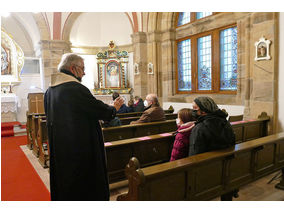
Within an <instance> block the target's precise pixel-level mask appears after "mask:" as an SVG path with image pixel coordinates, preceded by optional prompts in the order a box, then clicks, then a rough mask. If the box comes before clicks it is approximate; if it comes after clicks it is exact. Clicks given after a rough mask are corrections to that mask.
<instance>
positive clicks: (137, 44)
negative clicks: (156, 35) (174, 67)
mask: <svg viewBox="0 0 284 213" xmlns="http://www.w3.org/2000/svg"><path fill="white" fill-rule="evenodd" d="M131 37H132V43H133V53H134V54H133V63H137V64H138V65H139V74H138V75H135V73H134V86H133V87H134V95H138V96H141V97H142V98H143V99H145V97H146V95H147V93H148V86H149V84H148V82H147V37H146V34H145V33H144V32H137V33H134V34H132V35H131Z"/></svg>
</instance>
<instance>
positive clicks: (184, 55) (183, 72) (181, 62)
mask: <svg viewBox="0 0 284 213" xmlns="http://www.w3.org/2000/svg"><path fill="white" fill-rule="evenodd" d="M190 42H191V41H190V39H187V40H184V41H180V42H179V43H178V90H179V91H190V90H191V43H190Z"/></svg>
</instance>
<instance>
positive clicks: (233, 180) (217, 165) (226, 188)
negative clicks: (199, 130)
mask: <svg viewBox="0 0 284 213" xmlns="http://www.w3.org/2000/svg"><path fill="white" fill-rule="evenodd" d="M283 168H284V133H279V134H274V135H270V136H266V137H262V138H259V139H255V140H252V141H248V142H244V143H241V144H236V145H235V146H234V147H232V148H229V149H225V150H219V151H212V152H207V153H202V154H198V155H194V156H190V157H187V158H183V159H180V160H176V161H172V162H167V163H163V164H159V165H155V166H150V167H146V168H142V169H141V168H140V164H139V161H138V160H137V159H136V158H131V159H130V161H129V163H128V165H127V167H126V169H125V173H126V176H127V178H128V186H129V189H128V193H126V194H122V195H119V196H118V197H117V200H120V201H121V200H149V201H150V200H151V201H154V200H211V199H213V198H215V197H217V196H221V200H232V197H233V194H234V193H235V191H236V190H238V189H239V188H240V187H241V186H243V185H246V184H248V183H250V182H253V181H255V180H257V179H259V178H261V177H263V176H266V175H268V174H271V173H273V172H275V171H277V170H280V169H282V171H283ZM281 183H282V184H283V180H282V181H281V182H280V184H281Z"/></svg>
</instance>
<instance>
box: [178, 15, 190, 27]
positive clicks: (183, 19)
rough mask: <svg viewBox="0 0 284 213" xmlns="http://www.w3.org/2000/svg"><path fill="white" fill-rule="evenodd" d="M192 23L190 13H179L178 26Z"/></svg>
mask: <svg viewBox="0 0 284 213" xmlns="http://www.w3.org/2000/svg"><path fill="white" fill-rule="evenodd" d="M189 22H190V12H183V13H179V17H178V26H181V25H184V24H186V23H189Z"/></svg>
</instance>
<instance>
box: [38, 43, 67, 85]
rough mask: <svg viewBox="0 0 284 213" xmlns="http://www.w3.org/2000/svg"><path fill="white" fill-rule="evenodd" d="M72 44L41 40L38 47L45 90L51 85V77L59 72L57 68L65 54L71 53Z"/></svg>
mask: <svg viewBox="0 0 284 213" xmlns="http://www.w3.org/2000/svg"><path fill="white" fill-rule="evenodd" d="M70 51H71V50H70V43H68V42H65V41H58V40H41V41H40V43H39V45H38V50H37V51H36V52H37V54H38V55H37V57H41V58H42V64H43V74H44V89H45V90H46V89H47V88H48V86H49V84H50V80H51V79H50V77H51V75H52V74H53V73H56V72H57V66H58V64H59V62H60V60H61V56H62V55H63V54H64V53H68V52H70Z"/></svg>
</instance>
